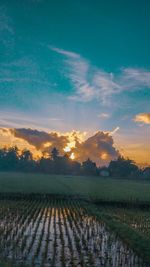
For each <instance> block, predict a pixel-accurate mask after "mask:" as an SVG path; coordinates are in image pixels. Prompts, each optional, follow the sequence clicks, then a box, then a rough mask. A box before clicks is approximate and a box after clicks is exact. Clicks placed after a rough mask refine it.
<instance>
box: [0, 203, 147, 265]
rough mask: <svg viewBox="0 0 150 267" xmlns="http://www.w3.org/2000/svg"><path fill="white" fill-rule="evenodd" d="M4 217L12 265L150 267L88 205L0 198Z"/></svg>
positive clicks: (1, 246) (5, 250)
mask: <svg viewBox="0 0 150 267" xmlns="http://www.w3.org/2000/svg"><path fill="white" fill-rule="evenodd" d="M0 218H1V220H0V232H1V239H0V257H1V259H3V260H7V259H9V260H10V261H11V263H12V266H20V265H21V264H24V265H25V264H27V265H28V264H29V265H30V266H42V267H44V266H87V267H91V266H115V267H119V266H138V267H146V266H147V265H146V261H147V259H148V258H147V257H144V256H145V254H142V253H141V254H142V257H143V259H142V258H141V257H139V256H138V255H137V254H136V253H135V252H134V251H133V250H132V249H130V248H129V247H128V245H127V243H126V242H122V241H121V240H120V238H119V237H117V235H116V234H114V233H113V232H112V231H110V230H108V228H107V224H108V226H109V224H110V223H109V220H106V215H105V216H100V212H99V213H98V212H97V210H96V208H94V207H93V206H92V205H91V204H90V205H87V204H86V203H85V202H81V201H77V200H76V201H73V200H70V199H68V200H61V199H59V200H58V199H56V198H50V199H45V200H42V201H40V200H30V199H29V200H20V201H15V200H11V201H10V200H1V201H0ZM111 222H112V221H111ZM122 229H124V226H122ZM119 233H120V234H121V230H120V228H119ZM131 233H133V230H131V231H130V235H131ZM141 247H142V246H141ZM135 250H136V249H135ZM149 250H150V247H148V248H147V250H146V252H148V251H149ZM149 252H150V251H149ZM146 255H147V254H146ZM149 255H150V254H149ZM144 261H145V263H144Z"/></svg>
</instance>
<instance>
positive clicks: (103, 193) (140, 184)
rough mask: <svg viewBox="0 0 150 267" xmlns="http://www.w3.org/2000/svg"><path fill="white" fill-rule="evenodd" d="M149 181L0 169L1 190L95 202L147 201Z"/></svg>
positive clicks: (10, 192) (149, 200) (132, 202)
mask: <svg viewBox="0 0 150 267" xmlns="http://www.w3.org/2000/svg"><path fill="white" fill-rule="evenodd" d="M149 192H150V182H149V181H139V180H138V181H136V180H135V181H134V180H126V179H112V178H102V177H92V176H87V177H83V176H65V175H45V174H26V173H11V172H8V173H6V172H4V173H2V172H0V193H9V194H12V193H22V194H26V193H27V194H33V193H34V194H51V195H59V196H72V197H74V196H76V197H84V198H86V199H89V200H92V201H95V202H100V201H103V202H121V201H122V202H124V203H126V202H127V203H128V202H129V203H131V204H134V203H135V202H137V203H139V202H145V203H147V202H148V203H149V202H150V193H149Z"/></svg>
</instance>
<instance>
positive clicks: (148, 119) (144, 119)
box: [134, 113, 150, 124]
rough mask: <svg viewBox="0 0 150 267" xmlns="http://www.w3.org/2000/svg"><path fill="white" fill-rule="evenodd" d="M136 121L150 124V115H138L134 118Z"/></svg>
mask: <svg viewBox="0 0 150 267" xmlns="http://www.w3.org/2000/svg"><path fill="white" fill-rule="evenodd" d="M134 121H136V122H142V123H145V124H150V113H140V114H137V115H136V116H135V118H134Z"/></svg>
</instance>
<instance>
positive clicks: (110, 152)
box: [74, 131, 119, 165]
mask: <svg viewBox="0 0 150 267" xmlns="http://www.w3.org/2000/svg"><path fill="white" fill-rule="evenodd" d="M74 153H75V154H76V157H77V159H78V160H79V161H83V160H85V159H86V158H88V157H89V158H91V159H92V160H93V161H94V162H96V163H97V165H103V164H107V163H108V162H109V161H110V160H111V159H114V158H117V157H118V156H119V151H118V150H116V148H115V147H114V141H113V138H112V136H111V135H110V134H109V133H105V132H102V131H98V132H97V133H96V134H95V135H93V136H91V137H89V138H88V139H87V140H85V141H84V142H82V143H81V144H79V143H78V144H77V148H76V149H74Z"/></svg>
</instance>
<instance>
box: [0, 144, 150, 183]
mask: <svg viewBox="0 0 150 267" xmlns="http://www.w3.org/2000/svg"><path fill="white" fill-rule="evenodd" d="M0 171H20V172H37V173H46V174H66V175H93V176H112V177H118V178H122V177H133V178H137V177H143V176H144V173H146V172H147V173H150V167H148V168H145V169H144V170H141V169H139V167H138V166H137V165H136V164H135V163H134V162H133V161H132V160H130V159H125V158H124V157H121V156H119V157H118V159H116V160H112V161H111V162H110V163H109V165H108V167H106V166H105V167H97V166H96V164H95V162H93V161H92V160H90V158H88V159H87V160H85V161H83V162H82V163H80V162H77V161H75V160H71V159H70V158H69V156H68V154H64V155H63V156H60V155H59V151H58V149H57V148H55V147H54V148H53V149H52V150H51V152H50V153H49V156H48V157H47V158H45V157H43V156H42V157H41V158H39V159H38V160H35V159H34V158H33V154H32V153H31V151H29V150H27V149H25V150H23V151H21V152H20V151H19V150H18V148H17V147H16V146H15V147H10V148H1V149H0Z"/></svg>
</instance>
